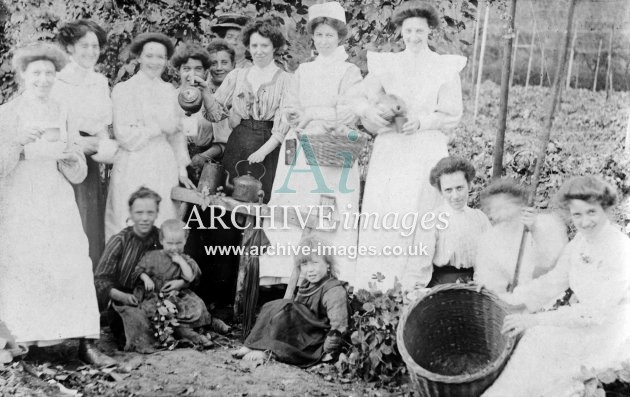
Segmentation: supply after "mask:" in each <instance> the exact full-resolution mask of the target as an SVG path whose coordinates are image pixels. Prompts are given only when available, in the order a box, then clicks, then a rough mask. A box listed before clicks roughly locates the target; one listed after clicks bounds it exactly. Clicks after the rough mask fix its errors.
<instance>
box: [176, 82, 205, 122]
mask: <svg viewBox="0 0 630 397" xmlns="http://www.w3.org/2000/svg"><path fill="white" fill-rule="evenodd" d="M177 102H179V106H181V108H182V109H184V112H186V116H190V115H191V114H194V113H197V112H198V111H199V110H200V109H201V105H202V104H203V96H202V95H201V90H200V89H199V88H197V87H195V86H188V87H186V88H183V89H181V90H180V91H179V95H178V96H177Z"/></svg>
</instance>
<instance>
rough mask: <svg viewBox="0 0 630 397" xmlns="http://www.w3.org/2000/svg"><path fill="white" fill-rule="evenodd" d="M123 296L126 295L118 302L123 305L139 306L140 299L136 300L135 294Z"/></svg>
mask: <svg viewBox="0 0 630 397" xmlns="http://www.w3.org/2000/svg"><path fill="white" fill-rule="evenodd" d="M123 294H124V295H122V296H121V297H120V298H119V299H117V300H118V302H120V303H122V304H123V305H129V306H138V298H136V297H135V296H134V295H133V294H127V293H123Z"/></svg>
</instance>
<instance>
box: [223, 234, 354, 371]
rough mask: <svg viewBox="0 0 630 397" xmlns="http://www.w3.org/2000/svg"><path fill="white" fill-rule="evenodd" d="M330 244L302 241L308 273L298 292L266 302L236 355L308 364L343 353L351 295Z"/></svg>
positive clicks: (301, 257)
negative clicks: (268, 353) (267, 355)
mask: <svg viewBox="0 0 630 397" xmlns="http://www.w3.org/2000/svg"><path fill="white" fill-rule="evenodd" d="M330 248H331V247H330V244H329V243H326V242H325V241H323V240H321V239H319V238H318V237H315V236H309V237H305V238H304V239H302V241H301V242H300V245H299V246H298V250H297V252H299V254H298V255H297V256H296V259H295V266H299V268H300V271H301V276H302V277H303V281H302V283H301V284H300V286H299V288H298V290H297V295H296V296H295V298H294V299H278V300H275V301H271V302H268V303H266V304H265V305H264V306H263V307H262V309H261V310H260V314H259V315H258V319H257V320H256V324H255V325H254V328H253V329H252V331H251V332H250V334H249V336H248V337H247V339H246V340H245V346H243V347H242V348H241V349H239V350H237V351H235V352H234V353H233V355H234V356H235V357H239V358H240V357H242V358H243V359H244V360H251V361H258V360H262V359H264V357H265V351H271V352H272V353H273V354H274V355H275V357H276V358H277V359H278V360H279V361H282V362H286V363H288V364H293V365H298V366H301V367H308V366H311V365H314V364H316V363H317V362H319V361H320V360H322V359H325V357H326V354H331V355H332V354H334V353H336V352H338V351H339V348H340V347H341V342H342V335H343V334H344V333H345V332H346V331H347V329H348V298H347V294H346V289H345V288H344V286H343V285H342V283H341V282H340V281H339V280H337V277H336V269H335V261H334V258H333V257H332V256H331V255H329V254H327V252H330Z"/></svg>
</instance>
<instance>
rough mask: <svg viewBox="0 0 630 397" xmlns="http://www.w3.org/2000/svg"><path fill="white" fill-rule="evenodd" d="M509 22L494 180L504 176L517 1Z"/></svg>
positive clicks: (507, 22)
mask: <svg viewBox="0 0 630 397" xmlns="http://www.w3.org/2000/svg"><path fill="white" fill-rule="evenodd" d="M508 7H509V9H508V20H507V21H506V31H507V32H506V35H505V36H504V37H505V45H504V47H503V64H502V70H501V94H500V98H501V99H500V103H499V129H498V130H497V136H496V139H495V141H494V161H493V164H492V179H497V178H500V177H501V175H502V174H503V147H504V144H505V129H506V127H507V112H508V99H509V93H510V76H511V75H512V70H511V69H512V63H513V62H514V56H513V48H512V45H513V41H514V36H515V34H514V19H515V18H516V0H511V1H510V2H509V3H508Z"/></svg>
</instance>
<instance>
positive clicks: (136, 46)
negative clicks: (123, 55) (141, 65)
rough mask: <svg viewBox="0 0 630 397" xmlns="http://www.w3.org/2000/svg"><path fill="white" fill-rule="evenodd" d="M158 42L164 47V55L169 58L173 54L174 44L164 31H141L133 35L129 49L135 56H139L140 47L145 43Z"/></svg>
mask: <svg viewBox="0 0 630 397" xmlns="http://www.w3.org/2000/svg"><path fill="white" fill-rule="evenodd" d="M151 42H155V43H160V44H162V45H164V47H166V57H167V58H170V57H171V56H172V55H173V51H174V50H175V46H173V42H172V41H171V39H170V38H169V37H168V36H167V35H165V34H164V33H141V34H139V35H137V36H136V37H134V39H133V40H132V41H131V44H130V45H129V51H130V52H131V54H133V55H135V56H139V55H140V54H141V53H142V49H143V48H144V45H145V44H146V43H151Z"/></svg>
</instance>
